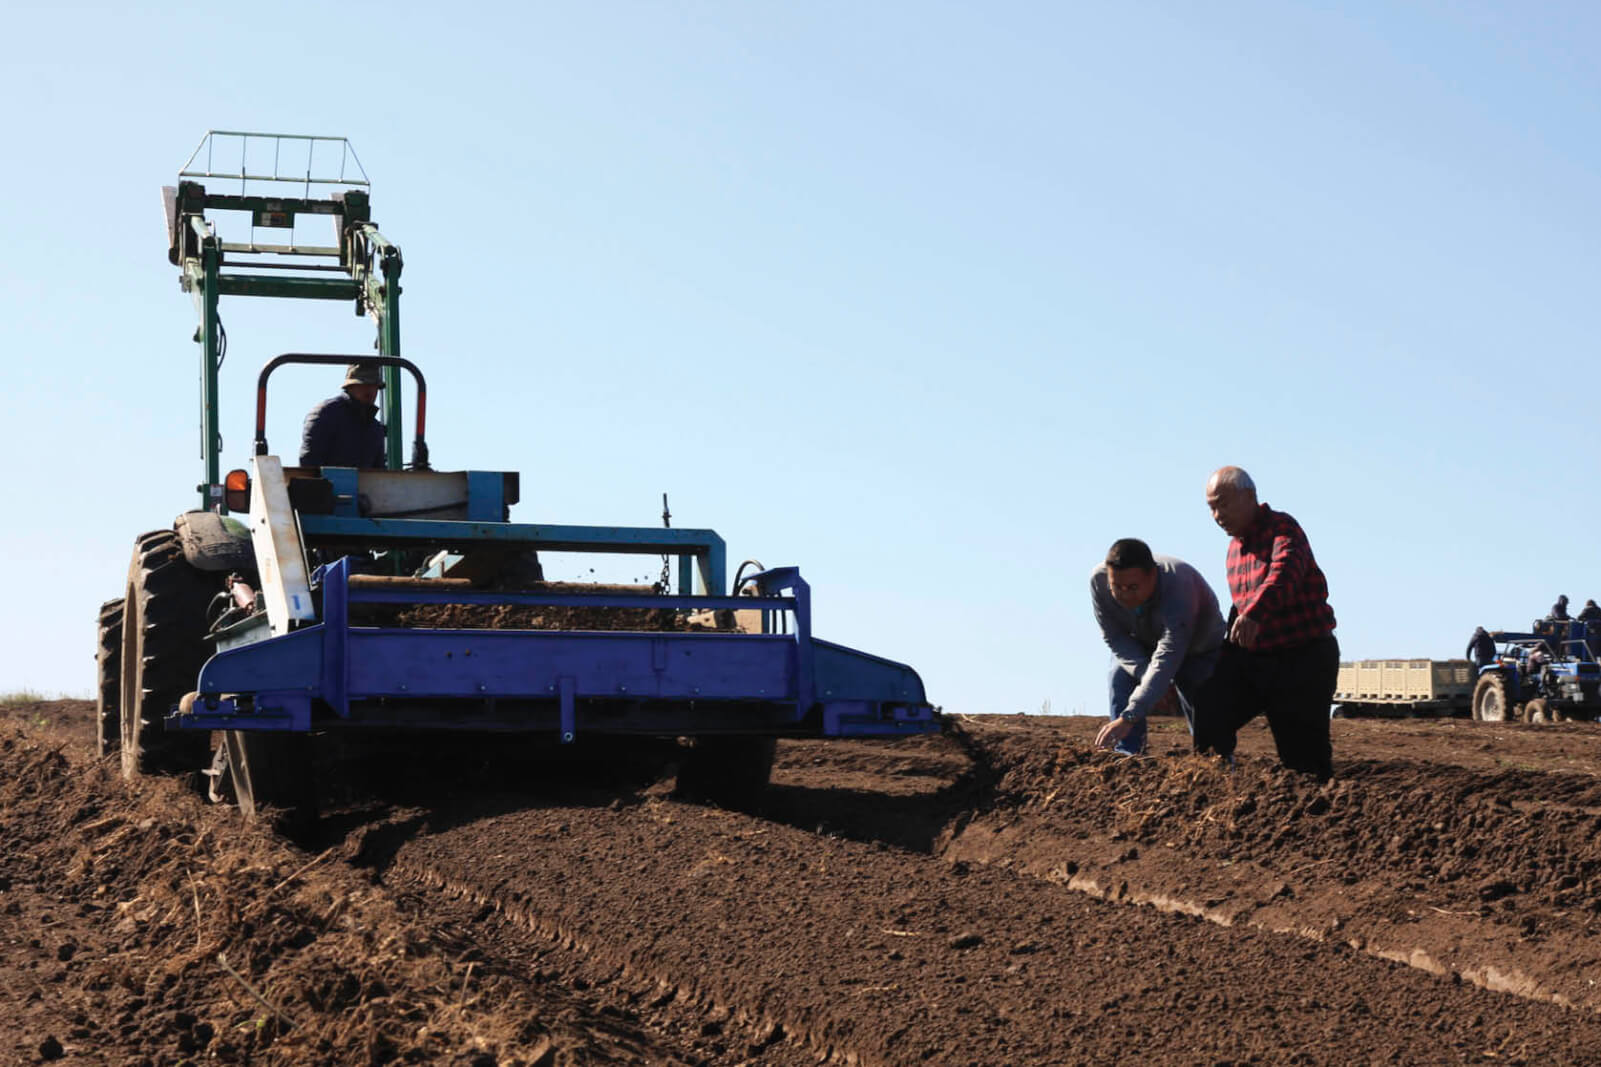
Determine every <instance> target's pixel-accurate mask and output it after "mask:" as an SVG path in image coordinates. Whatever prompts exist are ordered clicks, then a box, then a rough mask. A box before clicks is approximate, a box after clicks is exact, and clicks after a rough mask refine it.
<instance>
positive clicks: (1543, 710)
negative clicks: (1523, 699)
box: [1523, 697, 1555, 724]
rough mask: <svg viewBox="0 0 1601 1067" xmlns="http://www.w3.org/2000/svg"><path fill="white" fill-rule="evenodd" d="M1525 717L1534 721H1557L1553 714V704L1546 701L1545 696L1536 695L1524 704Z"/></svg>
mask: <svg viewBox="0 0 1601 1067" xmlns="http://www.w3.org/2000/svg"><path fill="white" fill-rule="evenodd" d="M1523 717H1524V719H1525V720H1526V721H1528V722H1533V723H1541V724H1544V723H1548V722H1553V721H1555V720H1554V718H1553V716H1552V714H1551V706H1550V705H1549V704H1547V703H1546V700H1545V697H1535V698H1534V699H1533V700H1531V701H1529V702H1528V703H1527V704H1525V705H1523Z"/></svg>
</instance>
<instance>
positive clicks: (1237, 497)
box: [1206, 467, 1257, 537]
mask: <svg viewBox="0 0 1601 1067" xmlns="http://www.w3.org/2000/svg"><path fill="white" fill-rule="evenodd" d="M1206 506H1207V507H1209V508H1211V509H1212V520H1213V521H1214V522H1216V523H1217V524H1218V525H1219V526H1221V527H1222V528H1223V532H1224V533H1226V534H1228V535H1229V536H1230V537H1239V536H1241V535H1242V534H1244V533H1245V531H1246V530H1248V529H1250V528H1251V523H1253V522H1255V521H1256V506H1257V504H1256V483H1255V482H1253V481H1251V476H1250V475H1249V474H1246V473H1245V471H1244V470H1242V469H1241V468H1239V467H1219V468H1218V469H1217V470H1215V471H1213V472H1212V477H1210V478H1208V479H1207V482H1206Z"/></svg>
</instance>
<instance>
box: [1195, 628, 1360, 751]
mask: <svg viewBox="0 0 1601 1067" xmlns="http://www.w3.org/2000/svg"><path fill="white" fill-rule="evenodd" d="M1339 674H1340V644H1339V642H1338V641H1336V640H1335V639H1334V635H1333V634H1329V635H1327V636H1325V637H1319V638H1317V639H1316V640H1313V641H1308V642H1307V643H1306V644H1304V645H1296V646H1295V647H1294V648H1276V649H1273V650H1271V651H1268V652H1248V651H1246V650H1245V649H1243V648H1240V647H1239V646H1238V645H1234V644H1225V645H1224V646H1223V654H1222V655H1221V656H1219V657H1218V661H1217V670H1216V671H1215V672H1213V674H1212V679H1211V681H1210V682H1208V683H1207V686H1206V689H1205V691H1204V693H1202V694H1201V696H1200V698H1199V699H1198V700H1197V702H1196V707H1195V749H1196V751H1197V752H1206V751H1209V750H1210V751H1213V752H1216V753H1217V754H1218V755H1220V756H1232V755H1233V754H1234V745H1235V742H1236V740H1237V738H1238V735H1239V731H1240V727H1242V726H1244V725H1245V724H1246V723H1248V722H1250V721H1251V720H1252V719H1254V718H1256V717H1257V716H1258V715H1266V716H1267V723H1268V726H1269V727H1270V728H1271V729H1272V730H1273V743H1274V744H1275V745H1276V746H1277V747H1278V750H1279V761H1280V762H1281V763H1283V764H1284V765H1285V766H1286V767H1288V768H1290V769H1291V770H1293V771H1303V772H1305V773H1306V774H1314V775H1316V776H1317V778H1318V780H1319V781H1325V782H1326V781H1328V780H1329V778H1330V777H1332V776H1333V774H1334V758H1333V749H1332V748H1331V746H1330V744H1329V708H1330V706H1331V705H1332V703H1333V701H1334V685H1335V682H1336V681H1337V679H1338V678H1339Z"/></svg>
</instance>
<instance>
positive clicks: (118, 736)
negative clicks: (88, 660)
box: [95, 598, 122, 756]
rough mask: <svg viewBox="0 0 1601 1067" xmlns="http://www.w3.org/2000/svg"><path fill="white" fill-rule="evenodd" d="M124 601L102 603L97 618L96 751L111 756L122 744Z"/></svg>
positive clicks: (100, 754) (97, 753)
mask: <svg viewBox="0 0 1601 1067" xmlns="http://www.w3.org/2000/svg"><path fill="white" fill-rule="evenodd" d="M121 696H122V600H121V598H118V599H116V600H108V601H106V602H105V603H104V604H101V605H100V615H99V617H98V618H97V619H96V620H95V754H96V755H99V756H109V755H111V754H112V753H113V752H116V751H117V750H118V749H119V748H121V747H122V719H121V717H120V716H119V714H118V712H117V705H118V703H119V701H120V699H121Z"/></svg>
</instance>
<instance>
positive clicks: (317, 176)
mask: <svg viewBox="0 0 1601 1067" xmlns="http://www.w3.org/2000/svg"><path fill="white" fill-rule="evenodd" d="M286 146H287V147H288V148H289V149H290V151H289V152H288V153H287V154H286V152H285V148H286ZM302 146H304V148H305V161H304V166H303V167H302V166H301V163H300V148H301V147H302ZM319 148H322V149H323V150H322V151H321V152H319V151H318V149H319ZM269 149H270V153H271V167H270V169H269V168H268V166H267V156H268V152H269ZM335 149H337V152H336V151H335ZM236 150H237V151H236ZM236 154H237V157H238V160H239V167H238V169H237V170H234V169H230V164H231V163H232V161H233V158H234V156H235V155H236ZM201 156H204V157H205V165H204V169H197V167H196V164H197V162H198V161H199V160H200V158H201ZM335 157H337V158H335ZM287 167H294V168H296V169H295V170H294V171H293V172H289V171H287V170H286V169H285V168H287ZM252 168H254V169H252ZM352 168H354V170H355V173H356V174H357V175H359V177H353V176H352V175H351V173H350V171H351V169H352ZM178 176H179V177H180V178H230V179H237V180H238V181H239V191H240V193H244V192H246V191H248V189H249V184H250V183H251V182H272V183H280V184H282V183H290V184H295V185H299V186H301V187H302V192H301V195H302V196H305V197H308V198H309V197H310V196H311V187H312V186H313V185H342V186H347V187H349V188H353V189H368V188H371V185H372V183H371V182H369V181H368V180H367V172H366V170H364V169H363V168H362V165H361V160H360V159H359V158H358V157H357V156H356V150H355V148H353V147H352V146H351V144H350V141H349V139H348V138H345V137H319V136H316V135H314V134H300V133H250V132H246V131H243V130H207V131H206V135H205V136H204V137H202V138H201V139H200V144H199V145H198V146H196V148H195V150H194V152H193V153H192V154H191V155H190V156H189V161H188V162H187V163H185V164H184V165H183V168H182V169H181V170H179V171H178Z"/></svg>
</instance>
